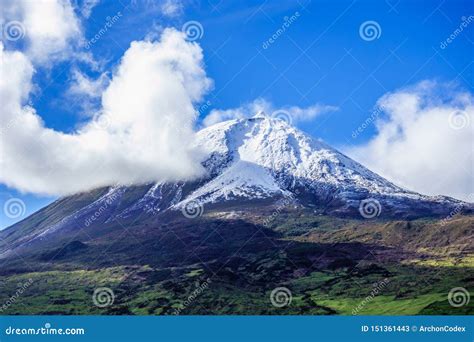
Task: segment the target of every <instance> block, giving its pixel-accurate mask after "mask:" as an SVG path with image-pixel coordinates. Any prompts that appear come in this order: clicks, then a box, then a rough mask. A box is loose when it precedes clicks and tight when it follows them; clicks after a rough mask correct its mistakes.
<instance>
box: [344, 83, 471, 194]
mask: <svg viewBox="0 0 474 342" xmlns="http://www.w3.org/2000/svg"><path fill="white" fill-rule="evenodd" d="M378 105H379V106H380V107H381V109H382V110H383V111H384V112H385V113H386V118H385V119H382V118H381V119H379V120H378V121H377V123H376V124H377V134H376V135H375V137H374V138H373V139H372V140H370V141H369V142H368V143H367V144H365V145H362V146H357V147H355V148H347V149H346V152H347V154H349V155H350V156H352V157H353V158H354V159H356V160H358V161H360V162H361V163H362V164H364V165H366V166H367V167H369V168H370V169H372V170H373V171H375V172H377V173H379V174H380V175H382V176H384V177H386V178H388V179H389V180H391V181H393V182H394V183H396V184H399V185H402V186H405V187H406V188H408V189H411V190H415V191H418V192H421V193H424V194H429V195H439V194H441V195H449V196H453V197H455V198H459V199H464V200H470V201H472V198H473V197H472V196H473V195H472V194H473V193H474V177H473V174H474V154H473V153H474V129H473V123H474V101H473V95H472V94H471V93H468V92H465V91H459V90H456V88H454V87H453V86H450V85H446V84H444V85H443V84H437V83H434V82H426V81H425V82H422V83H420V84H418V85H416V86H415V87H411V88H406V89H402V90H399V91H396V92H393V93H389V94H386V95H385V96H383V97H382V98H381V99H380V100H379V101H378Z"/></svg>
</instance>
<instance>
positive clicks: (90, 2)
mask: <svg viewBox="0 0 474 342" xmlns="http://www.w3.org/2000/svg"><path fill="white" fill-rule="evenodd" d="M99 2H100V0H84V2H83V3H82V6H81V14H82V16H83V17H84V18H89V17H90V15H91V13H92V9H93V8H94V7H95V6H97V5H98V4H99Z"/></svg>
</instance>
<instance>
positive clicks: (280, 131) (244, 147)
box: [175, 113, 421, 208]
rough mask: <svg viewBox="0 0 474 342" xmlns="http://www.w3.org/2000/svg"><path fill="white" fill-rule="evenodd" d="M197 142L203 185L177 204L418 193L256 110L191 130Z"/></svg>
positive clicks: (409, 195) (179, 205)
mask: <svg viewBox="0 0 474 342" xmlns="http://www.w3.org/2000/svg"><path fill="white" fill-rule="evenodd" d="M197 146H198V147H199V148H201V149H202V150H203V151H205V153H206V154H207V155H208V158H207V160H206V161H205V163H204V165H205V167H206V169H207V170H208V172H209V175H210V179H209V181H208V182H207V183H205V184H204V185H202V186H200V187H199V188H197V189H195V190H194V191H193V192H192V193H190V194H189V195H188V196H187V197H186V198H184V199H183V200H182V201H180V202H179V203H177V204H176V205H175V207H177V208H179V207H181V206H183V205H186V203H188V202H189V201H197V202H199V203H201V204H205V203H215V202H218V201H222V200H229V199H239V198H264V197H271V196H274V195H281V196H291V193H292V191H294V190H295V189H297V188H299V187H303V188H305V189H306V190H309V191H318V190H321V189H326V190H327V189H337V190H338V192H339V193H340V194H344V193H345V192H351V191H352V192H353V191H356V192H363V193H373V194H379V195H394V196H408V197H412V198H417V197H421V195H419V194H416V193H413V192H409V191H407V190H404V189H402V188H400V187H397V186H396V185H394V184H392V183H390V182H389V181H387V180H385V179H383V178H382V177H380V176H378V175H377V174H375V173H373V172H371V171H370V170H368V169H366V168H364V167H363V166H362V165H360V164H358V163H357V162H355V161H353V160H351V159H350V158H348V157H346V156H345V155H343V154H342V153H340V152H338V151H336V150H335V149H333V148H331V147H330V146H328V145H327V144H325V143H323V142H321V141H318V140H316V139H314V138H311V137H310V136H308V135H306V134H305V133H303V132H301V131H300V130H298V129H296V128H294V127H292V126H291V125H289V124H288V123H286V122H285V121H282V120H279V119H275V118H271V117H268V116H265V115H262V114H261V113H259V114H258V115H257V116H255V117H253V118H250V119H237V120H231V121H226V122H222V123H218V124H216V125H213V126H210V127H207V128H205V129H203V130H201V131H200V132H198V134H197Z"/></svg>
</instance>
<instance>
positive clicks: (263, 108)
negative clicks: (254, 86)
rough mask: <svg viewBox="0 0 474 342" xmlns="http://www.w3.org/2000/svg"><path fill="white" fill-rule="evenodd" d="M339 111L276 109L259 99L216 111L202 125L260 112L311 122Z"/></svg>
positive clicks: (315, 107) (319, 106)
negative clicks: (325, 114)
mask: <svg viewBox="0 0 474 342" xmlns="http://www.w3.org/2000/svg"><path fill="white" fill-rule="evenodd" d="M336 110H338V108H337V107H335V106H329V105H323V104H314V105H312V106H309V107H298V106H284V107H276V106H274V105H273V104H272V103H271V102H269V101H267V100H265V99H263V98H257V99H255V100H254V101H252V102H249V103H245V104H243V105H242V106H240V107H236V108H230V109H225V110H222V109H214V110H212V111H211V112H210V113H209V114H208V115H207V116H206V117H205V118H204V119H203V122H202V124H203V125H204V126H205V127H207V126H211V125H213V124H216V123H218V122H221V121H225V120H231V119H242V118H246V117H251V116H254V115H255V114H256V113H258V112H264V113H265V114H267V115H271V116H275V117H278V118H281V119H284V120H285V121H288V122H290V123H293V124H296V123H298V122H304V121H310V120H313V119H315V118H316V117H318V116H319V115H321V114H324V113H327V112H332V111H336Z"/></svg>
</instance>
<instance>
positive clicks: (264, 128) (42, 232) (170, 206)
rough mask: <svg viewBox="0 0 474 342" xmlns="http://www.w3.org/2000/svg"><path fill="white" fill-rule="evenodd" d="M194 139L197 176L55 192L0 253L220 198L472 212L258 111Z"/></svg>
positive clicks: (221, 202) (235, 202)
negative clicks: (405, 185) (397, 181)
mask: <svg viewBox="0 0 474 342" xmlns="http://www.w3.org/2000/svg"><path fill="white" fill-rule="evenodd" d="M196 144H197V147H198V148H199V149H200V150H201V151H202V153H203V155H204V158H203V166H204V167H205V169H206V170H207V175H206V176H205V177H203V178H202V179H198V180H195V181H188V182H184V181H183V182H176V183H166V182H160V183H156V184H147V185H142V186H128V187H127V186H115V187H110V188H105V189H98V190H94V191H91V192H88V193H85V194H78V195H74V196H69V197H66V198H63V199H60V200H58V201H56V202H55V203H53V204H51V205H50V206H48V207H46V208H44V209H43V210H41V211H39V212H37V213H35V214H33V215H32V216H30V217H29V218H26V219H25V220H23V221H22V222H19V223H17V224H15V225H13V226H11V227H9V228H7V229H5V230H4V231H1V232H0V241H2V242H1V243H0V258H2V257H7V256H9V255H12V253H13V252H18V251H20V250H22V249H25V248H28V247H29V246H30V245H34V244H36V243H47V241H48V240H50V239H51V238H53V237H54V236H55V235H58V236H60V235H65V234H67V233H68V232H75V231H77V230H80V229H83V228H90V227H97V226H98V225H102V226H103V225H107V224H108V223H110V222H113V221H120V222H121V224H125V225H128V224H130V223H131V222H133V223H140V222H143V221H146V220H147V219H149V217H150V216H151V217H155V216H156V215H157V214H158V215H173V214H177V215H180V214H181V211H184V212H185V213H186V212H187V211H189V210H190V211H191V212H192V213H191V215H194V214H195V211H197V214H200V213H201V212H202V211H203V210H204V207H205V211H206V212H207V211H212V210H214V209H213V208H220V210H222V209H223V208H225V207H226V206H232V207H239V206H240V207H245V208H246V209H245V210H246V211H248V212H252V210H255V208H258V207H259V206H274V205H275V203H277V201H278V200H282V199H283V200H284V201H285V203H286V205H290V204H291V205H293V206H299V207H301V208H311V209H312V210H314V212H315V213H318V214H329V215H337V216H345V217H354V218H359V219H361V218H362V217H361V213H360V212H359V207H360V205H361V203H362V201H369V205H371V206H372V207H371V208H369V209H370V210H372V212H370V213H369V214H370V215H373V217H377V216H378V217H380V218H408V219H410V218H417V217H427V216H435V217H436V216H437V217H446V216H448V215H450V213H453V212H455V213H462V212H472V207H473V206H472V205H470V204H467V203H464V202H461V201H457V200H455V199H451V198H448V197H442V196H437V197H429V196H423V195H420V194H418V193H415V192H411V191H408V190H405V189H402V188H400V187H398V186H396V185H394V184H392V183H391V182H389V181H387V180H385V179H384V178H382V177H380V176H379V175H377V174H375V173H373V172H371V171H370V170H368V169H366V168H365V167H363V166H362V165H360V164H359V163H357V162H355V161H353V160H351V159H350V158H348V157H347V156H345V155H344V154H342V153H340V152H338V151H337V150H335V149H333V148H331V147H330V146H328V145H327V144H325V143H323V142H321V141H319V140H316V139H313V138H311V137H310V136H308V135H306V134H305V133H303V132H301V131H299V130H298V129H296V128H294V127H292V126H290V125H289V124H287V123H286V122H284V121H281V120H278V119H274V118H270V117H268V116H265V115H264V114H261V113H260V114H258V115H257V116H255V117H253V118H249V119H239V120H230V121H226V122H222V123H219V124H216V125H214V126H211V127H208V128H205V129H203V130H201V131H199V132H198V133H197V139H196ZM251 203H252V204H251ZM250 204H251V205H250ZM257 210H258V209H257ZM374 210H375V212H374ZM154 219H155V218H154ZM91 234H92V233H91Z"/></svg>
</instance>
